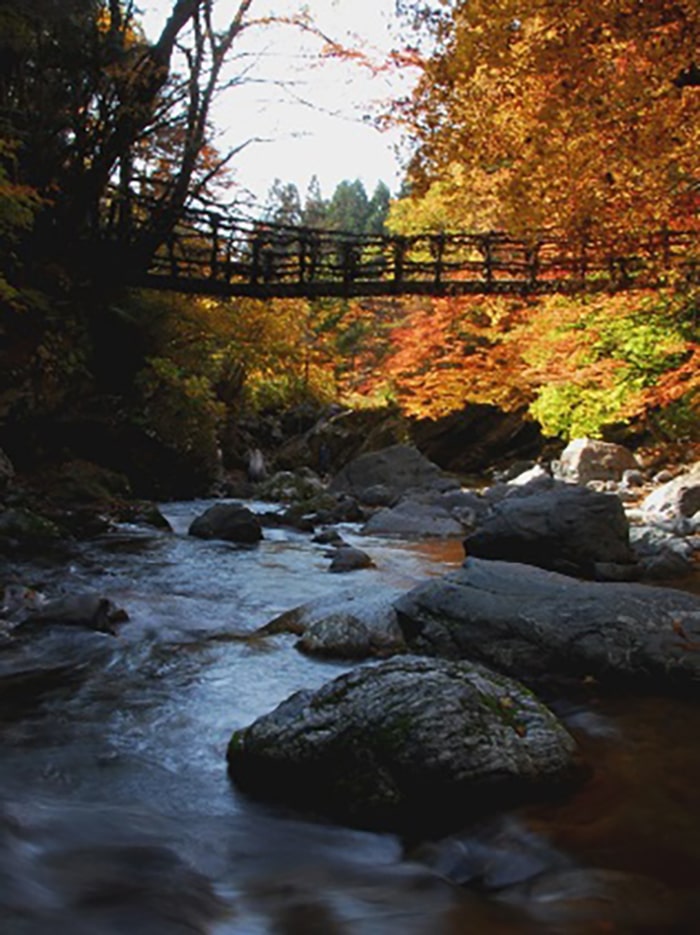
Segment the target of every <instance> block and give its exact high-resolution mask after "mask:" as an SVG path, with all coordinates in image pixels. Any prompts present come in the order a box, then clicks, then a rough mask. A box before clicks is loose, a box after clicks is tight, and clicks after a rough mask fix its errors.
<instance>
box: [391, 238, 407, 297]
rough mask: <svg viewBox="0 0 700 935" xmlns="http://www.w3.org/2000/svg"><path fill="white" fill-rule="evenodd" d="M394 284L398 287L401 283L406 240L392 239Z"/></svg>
mask: <svg viewBox="0 0 700 935" xmlns="http://www.w3.org/2000/svg"><path fill="white" fill-rule="evenodd" d="M393 244H394V251H393V252H394V282H395V283H397V284H398V285H400V284H401V283H402V282H403V270H404V260H405V258H406V247H407V243H406V238H405V237H394V238H393Z"/></svg>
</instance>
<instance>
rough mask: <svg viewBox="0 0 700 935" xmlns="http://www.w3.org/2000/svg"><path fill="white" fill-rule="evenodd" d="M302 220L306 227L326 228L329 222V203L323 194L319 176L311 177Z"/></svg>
mask: <svg viewBox="0 0 700 935" xmlns="http://www.w3.org/2000/svg"><path fill="white" fill-rule="evenodd" d="M302 220H303V224H304V226H305V227H325V226H326V222H327V220H328V202H327V201H326V200H325V199H324V197H323V194H322V193H321V183H320V182H319V180H318V176H317V175H312V176H311V181H310V182H309V187H308V188H307V190H306V198H305V200H304V210H303V213H302Z"/></svg>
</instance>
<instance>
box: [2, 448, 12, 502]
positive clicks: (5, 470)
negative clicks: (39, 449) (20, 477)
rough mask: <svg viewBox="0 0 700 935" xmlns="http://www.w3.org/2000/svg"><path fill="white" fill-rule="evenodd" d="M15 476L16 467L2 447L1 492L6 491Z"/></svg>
mask: <svg viewBox="0 0 700 935" xmlns="http://www.w3.org/2000/svg"><path fill="white" fill-rule="evenodd" d="M14 476H15V469H14V467H13V465H12V462H11V461H10V459H9V458H8V457H7V455H6V454H5V452H4V451H3V450H2V448H0V494H4V493H5V491H6V490H7V488H8V487H9V486H10V484H11V482H12V479H13V477H14Z"/></svg>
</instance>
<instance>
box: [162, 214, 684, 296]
mask: <svg viewBox="0 0 700 935" xmlns="http://www.w3.org/2000/svg"><path fill="white" fill-rule="evenodd" d="M673 270H675V271H677V272H678V273H679V274H680V275H683V276H686V277H688V278H693V279H697V278H698V274H699V273H700V245H699V237H698V232H697V231H676V230H668V229H666V230H661V231H656V232H652V233H649V234H646V235H644V236H640V237H638V238H636V239H635V240H634V241H630V242H627V243H622V244H621V243H617V244H611V243H609V242H604V241H602V240H596V239H594V238H589V239H586V240H578V241H572V240H569V239H566V238H563V237H561V236H558V235H557V234H555V233H553V232H546V231H541V232H537V233H534V234H530V235H528V236H524V237H520V238H518V237H513V236H510V235H508V234H506V233H503V232H499V231H491V232H484V233H429V234H419V235H414V236H407V237H401V236H394V235H380V234H367V235H364V234H363V235H357V234H352V233H348V232H342V231H326V230H319V229H313V228H300V227H288V226H284V225H272V224H266V223H262V222H259V221H253V220H249V219H245V218H230V217H227V216H223V215H219V214H216V213H212V212H194V211H193V212H189V213H187V214H186V215H185V216H184V217H183V218H182V219H181V221H180V222H179V224H178V226H177V227H176V229H175V230H174V231H173V234H172V236H171V238H170V240H169V241H168V242H167V243H166V244H165V245H164V246H163V248H162V249H161V250H160V251H159V252H158V254H157V256H156V257H155V258H154V260H153V263H152V265H151V268H150V269H149V271H148V274H147V276H146V280H147V283H148V284H149V285H154V286H159V287H161V288H174V289H176V288H181V289H183V290H190V291H197V290H198V289H201V290H202V291H205V292H211V293H220V294H227V295H266V294H270V295H272V294H276V295H314V294H318V295H324V294H326V295H352V294H372V293H382V292H388V293H391V292H397V293H398V292H436V293H439V292H441V291H442V292H450V291H454V292H460V291H463V292H469V291H471V292H511V291H512V292H517V291H565V290H574V289H596V288H624V287H629V286H635V285H636V286H643V285H651V284H658V283H659V281H661V280H663V277H664V276H666V275H668V273H669V272H670V271H673Z"/></svg>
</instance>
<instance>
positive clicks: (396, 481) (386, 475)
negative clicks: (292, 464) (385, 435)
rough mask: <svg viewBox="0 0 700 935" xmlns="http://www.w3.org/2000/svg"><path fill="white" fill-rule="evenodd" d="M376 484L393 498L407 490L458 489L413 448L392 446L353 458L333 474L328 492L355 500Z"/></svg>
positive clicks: (456, 484)
mask: <svg viewBox="0 0 700 935" xmlns="http://www.w3.org/2000/svg"><path fill="white" fill-rule="evenodd" d="M377 484H381V485H383V486H384V487H386V488H387V489H388V490H389V491H390V492H391V494H392V496H396V497H398V496H399V495H400V494H403V493H406V491H408V490H433V491H436V492H439V491H444V490H451V489H454V488H456V487H458V486H459V485H458V483H457V481H455V480H454V479H453V478H451V477H449V476H448V475H446V474H444V473H443V472H442V471H441V470H440V468H439V467H438V466H437V465H436V464H433V463H432V461H428V459H427V458H425V457H424V456H423V455H422V454H421V453H420V452H419V451H418V450H417V449H416V448H412V447H411V446H410V445H392V446H391V447H389V448H384V449H382V450H381V451H375V452H370V453H368V454H364V455H360V457H359V458H355V460H353V461H351V462H350V463H349V464H347V465H346V466H345V467H344V468H342V470H341V471H340V472H339V473H338V474H336V475H335V477H334V478H333V480H332V481H331V484H330V490H331V492H333V493H340V492H344V493H350V494H352V495H353V496H357V497H359V496H361V494H362V492H363V491H366V490H368V489H369V488H372V487H374V486H376V485H377Z"/></svg>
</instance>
